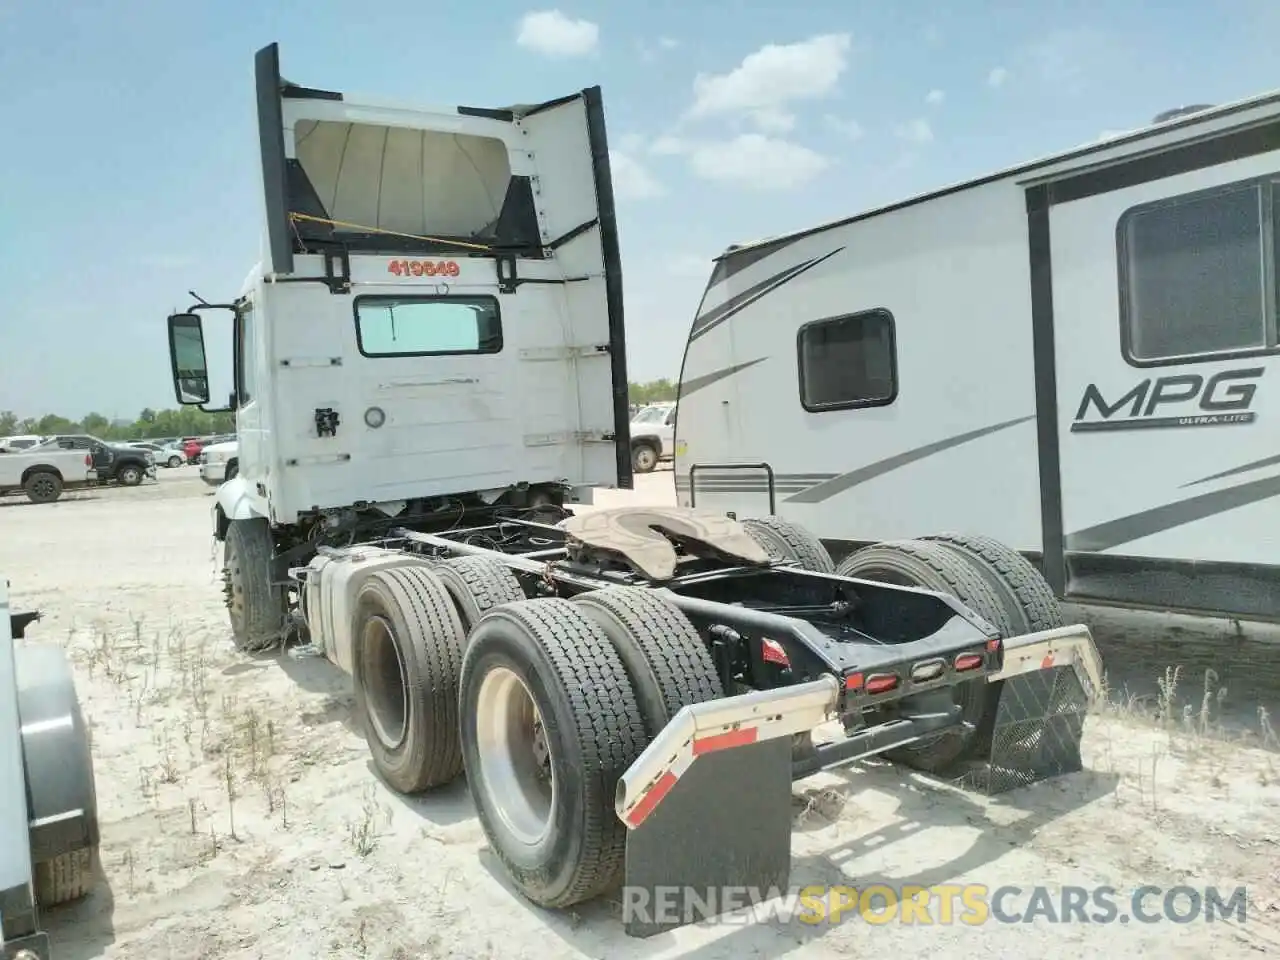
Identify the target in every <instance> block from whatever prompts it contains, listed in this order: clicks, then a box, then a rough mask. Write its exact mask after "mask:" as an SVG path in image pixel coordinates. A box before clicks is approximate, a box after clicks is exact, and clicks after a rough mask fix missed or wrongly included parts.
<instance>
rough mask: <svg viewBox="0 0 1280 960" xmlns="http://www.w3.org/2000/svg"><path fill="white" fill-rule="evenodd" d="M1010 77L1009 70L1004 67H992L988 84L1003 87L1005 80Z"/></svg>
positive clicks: (988, 76)
mask: <svg viewBox="0 0 1280 960" xmlns="http://www.w3.org/2000/svg"><path fill="white" fill-rule="evenodd" d="M1008 79H1009V71H1008V70H1006V69H1005V68H1004V67H992V68H991V72H990V73H988V74H987V86H989V87H1001V86H1004V82H1005V81H1006V80H1008Z"/></svg>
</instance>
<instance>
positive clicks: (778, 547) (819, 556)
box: [741, 516, 836, 573]
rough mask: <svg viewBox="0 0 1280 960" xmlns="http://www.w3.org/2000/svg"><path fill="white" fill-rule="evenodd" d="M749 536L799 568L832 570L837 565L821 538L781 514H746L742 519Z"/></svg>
mask: <svg viewBox="0 0 1280 960" xmlns="http://www.w3.org/2000/svg"><path fill="white" fill-rule="evenodd" d="M741 523H742V525H743V526H744V527H745V528H746V530H747V533H749V534H750V535H751V539H752V540H754V541H755V542H756V543H758V544H760V546H761V547H763V548H764V551H765V552H766V553H767V554H769V556H771V557H773V559H775V560H789V561H791V562H793V563H795V564H796V565H797V566H799V567H800V568H801V569H802V570H811V571H813V572H814V573H835V569H836V565H835V563H834V562H833V561H832V559H831V554H829V553H828V552H827V548H826V547H824V546H823V545H822V541H821V540H819V539H818V538H817V537H815V536H814V535H813V534H812V533H810V532H809V531H808V530H806V529H805V528H804V527H802V526H800V524H798V523H792V522H791V521H790V520H783V519H782V518H781V517H775V516H768V517H748V518H747V519H745V520H743V521H741Z"/></svg>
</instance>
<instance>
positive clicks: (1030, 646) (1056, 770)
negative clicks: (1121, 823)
mask: <svg viewBox="0 0 1280 960" xmlns="http://www.w3.org/2000/svg"><path fill="white" fill-rule="evenodd" d="M1012 643H1013V644H1016V646H1008V645H1007V646H1006V650H1005V664H1004V669H1003V670H1002V671H1001V673H1000V674H999V675H998V678H997V679H995V680H993V682H992V683H991V684H990V686H989V687H988V690H987V693H988V698H987V709H986V712H985V715H984V717H983V723H982V725H981V726H980V727H979V729H978V736H977V738H976V739H975V743H974V747H973V754H972V755H973V758H974V759H975V760H981V761H983V762H982V763H981V764H980V765H979V766H978V767H977V768H975V769H973V770H971V771H969V772H968V774H967V775H966V777H965V779H966V781H967V782H966V786H968V787H970V788H971V789H974V790H978V791H981V792H983V793H986V794H989V795H994V794H999V793H1005V792H1007V791H1009V790H1015V789H1017V788H1018V787H1024V786H1028V785H1029V784H1032V783H1038V782H1040V781H1041V780H1048V779H1051V778H1053V777H1058V776H1062V775H1064V774H1068V773H1079V772H1080V771H1081V770H1083V769H1084V762H1083V760H1082V758H1081V753H1080V746H1081V741H1082V739H1083V737H1084V720H1085V715H1086V714H1087V713H1088V711H1089V708H1090V706H1091V705H1092V703H1093V699H1094V698H1095V697H1096V696H1098V695H1099V694H1100V692H1101V675H1100V673H1101V670H1100V661H1099V660H1098V656H1097V652H1096V650H1095V649H1094V646H1093V639H1092V637H1091V636H1090V635H1089V632H1088V630H1087V629H1085V628H1084V627H1064V628H1061V629H1058V630H1047V631H1044V632H1043V633H1038V634H1028V635H1027V636H1026V637H1020V638H1015V640H1013V641H1012Z"/></svg>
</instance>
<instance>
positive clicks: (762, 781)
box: [622, 738, 791, 937]
mask: <svg viewBox="0 0 1280 960" xmlns="http://www.w3.org/2000/svg"><path fill="white" fill-rule="evenodd" d="M790 875H791V740H790V739H789V738H782V739H778V740H766V741H764V742H761V743H755V744H752V745H750V746H745V747H738V748H737V749H734V750H723V751H720V752H717V753H711V754H708V755H706V756H704V757H702V758H700V759H699V761H698V762H697V763H695V764H693V765H692V766H691V767H690V768H689V769H688V770H687V771H686V772H685V773H684V775H683V776H681V777H680V778H679V780H678V781H677V782H676V784H675V786H674V787H673V788H672V790H671V792H670V793H669V794H667V795H666V797H665V798H664V799H663V801H662V803H661V804H660V805H659V806H658V807H657V808H655V809H654V810H653V812H652V814H650V815H649V816H648V817H646V818H645V820H644V822H643V823H642V824H641V825H640V826H639V827H636V828H635V829H633V830H630V831H628V833H627V864H626V879H625V881H624V884H625V885H624V886H623V889H622V919H623V924H624V926H625V928H626V932H627V934H628V936H632V937H651V936H653V935H654V934H656V933H662V932H664V931H667V930H671V929H674V928H676V927H680V926H684V925H685V924H689V923H698V922H699V921H702V920H706V919H709V918H710V917H714V916H717V915H719V914H721V913H724V912H726V911H729V910H734V909H740V908H742V907H745V906H748V905H749V904H750V902H751V900H750V898H751V897H756V898H758V899H762V900H763V899H767V898H769V897H770V896H771V894H770V890H773V891H775V892H777V893H782V892H785V891H786V888H787V883H788V881H789V879H790Z"/></svg>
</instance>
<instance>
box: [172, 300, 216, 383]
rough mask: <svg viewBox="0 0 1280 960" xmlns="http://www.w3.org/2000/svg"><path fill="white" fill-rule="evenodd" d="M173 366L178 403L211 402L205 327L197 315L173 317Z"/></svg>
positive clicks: (179, 314)
mask: <svg viewBox="0 0 1280 960" xmlns="http://www.w3.org/2000/svg"><path fill="white" fill-rule="evenodd" d="M169 363H170V367H171V369H172V371H173V390H174V393H175V395H176V396H177V398H178V403H180V404H182V405H183V406H193V405H197V404H202V403H208V402H209V364H208V361H207V360H206V359H205V355H204V327H203V326H202V324H201V322H200V317H199V316H197V315H196V314H194V313H175V314H173V315H172V316H171V317H169Z"/></svg>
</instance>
